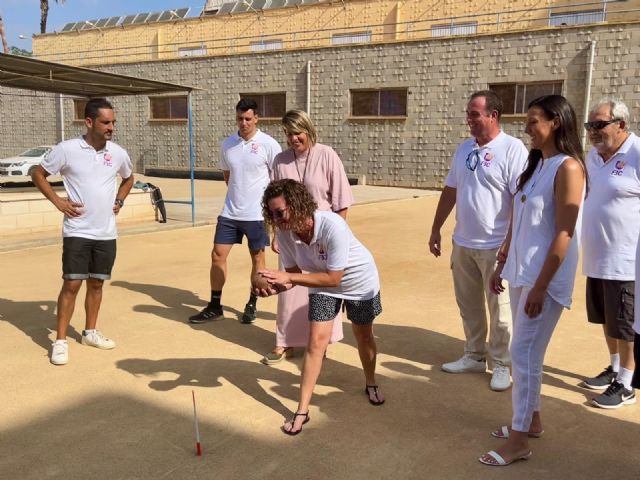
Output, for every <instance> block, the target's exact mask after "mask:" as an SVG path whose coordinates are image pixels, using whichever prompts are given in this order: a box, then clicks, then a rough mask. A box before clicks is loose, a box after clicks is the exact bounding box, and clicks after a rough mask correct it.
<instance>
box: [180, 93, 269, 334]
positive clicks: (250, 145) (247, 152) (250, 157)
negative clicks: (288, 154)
mask: <svg viewBox="0 0 640 480" xmlns="http://www.w3.org/2000/svg"><path fill="white" fill-rule="evenodd" d="M236 123H237V125H238V132H237V133H235V134H234V135H231V136H230V137H227V138H226V139H225V140H224V141H223V142H222V148H221V150H220V169H221V170H222V173H223V175H224V181H225V182H226V184H227V186H228V190H227V196H226V198H225V201H224V207H223V209H222V213H220V215H219V216H218V223H217V225H216V233H215V237H214V240H213V250H212V251H211V271H210V284H211V299H210V301H209V303H208V304H207V306H206V307H205V308H204V309H203V310H202V311H200V312H199V313H197V314H195V315H192V316H191V317H189V321H190V322H191V323H204V322H208V321H213V320H219V319H221V318H223V317H224V314H223V311H222V304H221V298H222V288H223V286H224V284H225V281H226V276H227V257H228V256H229V252H231V248H232V247H233V245H234V244H235V243H242V238H243V237H245V236H246V237H247V243H248V244H249V253H250V255H251V263H252V269H251V284H252V285H253V286H255V283H256V281H259V280H258V279H257V272H258V270H261V269H263V268H264V264H265V259H264V258H265V257H264V247H266V246H268V245H269V236H268V234H267V232H266V231H265V227H264V219H263V217H262V194H263V193H264V190H265V188H267V185H268V184H269V176H270V171H271V165H272V164H273V159H274V158H275V156H276V155H277V154H278V153H280V152H281V151H282V148H281V147H280V144H279V143H278V142H276V141H275V140H274V139H273V138H271V137H270V136H269V135H267V134H266V133H263V132H261V131H260V130H258V128H257V124H258V105H257V103H256V102H255V101H253V100H250V99H242V100H240V101H239V102H238V104H237V105H236ZM256 302H257V298H256V296H255V295H254V294H253V293H252V294H251V295H250V297H249V301H248V302H247V304H246V305H245V308H244V313H243V315H242V323H253V322H254V321H255V319H256Z"/></svg>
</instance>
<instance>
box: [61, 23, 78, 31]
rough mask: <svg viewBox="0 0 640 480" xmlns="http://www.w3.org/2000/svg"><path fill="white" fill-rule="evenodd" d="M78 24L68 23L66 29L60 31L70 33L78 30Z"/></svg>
mask: <svg viewBox="0 0 640 480" xmlns="http://www.w3.org/2000/svg"><path fill="white" fill-rule="evenodd" d="M76 23H77V22H70V23H67V24H66V25H65V26H64V27H62V30H60V31H61V32H70V31H71V30H73V29H74V28H76Z"/></svg>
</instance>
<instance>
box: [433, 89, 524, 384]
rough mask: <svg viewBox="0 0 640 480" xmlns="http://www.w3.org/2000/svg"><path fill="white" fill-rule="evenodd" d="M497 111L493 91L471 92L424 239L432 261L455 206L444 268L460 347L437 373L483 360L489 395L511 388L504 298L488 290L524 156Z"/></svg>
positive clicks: (477, 367)
mask: <svg viewBox="0 0 640 480" xmlns="http://www.w3.org/2000/svg"><path fill="white" fill-rule="evenodd" d="M501 114H502V101H501V100H500V98H499V97H498V96H497V95H496V94H495V93H494V92H492V91H490V90H485V91H479V92H476V93H474V94H472V95H471V98H470V99H469V102H468V104H467V124H468V125H469V131H470V133H471V136H472V137H473V138H470V139H468V140H466V141H464V142H463V143H462V144H461V145H460V146H459V147H458V148H457V150H456V152H455V154H454V156H453V161H452V163H451V169H450V171H449V175H448V176H447V179H446V180H445V186H444V190H443V191H442V194H441V195H440V200H439V202H438V207H437V210H436V214H435V218H434V220H433V226H432V227H431V237H430V238H429V250H430V251H431V253H432V254H433V255H435V256H436V257H439V256H440V255H441V253H442V248H441V247H442V245H441V235H440V230H441V228H442V225H443V224H444V222H445V221H446V219H447V217H448V216H449V214H450V213H451V211H452V210H453V207H454V206H456V225H455V229H454V232H453V252H452V254H451V268H452V271H453V285H454V291H455V296H456V302H457V303H458V307H459V309H460V316H461V317H462V324H463V327H464V334H465V338H466V342H465V346H464V355H463V356H462V357H461V358H460V359H458V360H456V361H454V362H450V363H445V364H444V365H442V370H444V371H445V372H449V373H463V372H485V371H486V369H487V357H488V360H489V363H490V365H489V366H490V367H491V368H493V374H492V377H491V383H490V387H491V389H492V390H495V391H502V390H506V389H508V388H509V386H510V385H511V378H510V371H509V365H510V363H511V357H510V355H509V341H510V339H511V311H510V307H509V300H508V298H507V297H506V296H504V295H501V296H498V295H496V294H495V293H493V292H491V290H490V289H489V279H490V278H491V275H492V274H493V272H494V270H495V267H496V262H502V263H503V262H504V261H505V259H506V252H499V249H500V246H501V245H502V242H503V241H504V239H505V237H506V235H507V231H508V228H509V221H510V219H511V207H512V197H513V194H514V193H515V191H516V182H517V180H518V177H519V176H520V174H521V173H522V171H523V170H524V167H525V163H526V161H527V155H528V153H527V149H526V148H525V146H524V144H523V143H522V142H521V141H520V140H518V139H517V138H514V137H511V136H509V135H507V134H506V133H504V132H503V131H502V130H501V128H500V115H501ZM485 298H486V303H487V304H488V309H489V327H487V313H486V308H485ZM487 332H488V334H489V335H488V336H489V343H488V346H487Z"/></svg>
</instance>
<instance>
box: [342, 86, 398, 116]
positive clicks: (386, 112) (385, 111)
mask: <svg viewBox="0 0 640 480" xmlns="http://www.w3.org/2000/svg"><path fill="white" fill-rule="evenodd" d="M351 116H352V117H406V116H407V89H406V88H394V89H381V90H351Z"/></svg>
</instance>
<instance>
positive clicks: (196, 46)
mask: <svg viewBox="0 0 640 480" xmlns="http://www.w3.org/2000/svg"><path fill="white" fill-rule="evenodd" d="M572 3H573V4H578V5H580V6H574V7H566V6H565V5H570V4H572ZM602 5H603V4H602V3H601V2H597V1H594V0H584V1H580V2H568V1H566V0H515V1H508V2H507V1H504V0H453V1H447V2H443V1H440V0H404V1H397V0H350V1H349V0H345V1H344V2H340V1H334V2H323V3H319V4H315V5H308V6H305V5H302V6H299V7H289V8H281V9H273V10H265V11H259V12H255V11H248V12H246V13H240V14H233V15H213V16H204V17H196V18H188V19H185V20H179V21H173V22H161V23H151V24H141V25H128V26H124V27H119V26H116V27H112V28H103V29H99V30H98V29H92V30H91V29H90V30H81V31H73V32H67V33H50V34H45V35H37V36H35V37H34V39H33V51H34V54H35V55H36V56H37V57H38V58H40V59H43V60H50V61H55V62H62V63H68V64H73V65H84V66H91V65H100V66H101V65H105V64H117V63H125V62H126V63H131V62H143V61H158V60H166V59H172V58H176V57H178V56H179V55H181V53H180V52H181V51H183V53H182V54H184V50H185V49H186V50H189V49H191V50H192V52H191V53H192V54H193V53H195V54H198V55H204V56H212V55H213V56H224V55H232V54H243V53H248V52H251V51H252V47H251V44H252V43H255V42H270V41H280V42H281V46H279V47H278V48H282V49H285V50H297V49H303V48H317V47H322V46H331V44H332V36H333V35H334V34H347V35H349V34H357V33H362V32H369V33H370V35H371V36H370V42H371V43H378V42H393V41H404V40H415V39H425V38H431V37H432V36H433V35H435V33H434V31H433V30H432V29H433V28H434V27H438V26H439V27H443V28H444V29H445V30H444V31H443V30H442V29H440V30H439V35H443V34H446V27H447V25H450V26H451V28H453V29H454V30H455V29H459V28H460V27H456V25H461V24H466V23H469V22H475V23H476V24H477V26H476V27H475V31H474V33H479V34H482V33H484V34H493V33H497V32H505V31H513V30H531V29H539V28H546V27H548V25H549V15H550V13H551V12H554V13H559V12H567V11H572V10H574V11H575V10H581V11H584V10H597V9H598V8H600V9H601V8H602ZM639 9H640V0H627V1H625V2H621V3H608V4H607V6H606V10H607V12H608V14H607V21H608V22H610V23H615V22H618V21H629V20H632V19H640V10H639ZM132 13H133V12H132ZM78 20H82V19H78ZM87 20H88V19H87ZM458 33H461V31H460V30H458ZM254 48H256V47H254Z"/></svg>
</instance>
